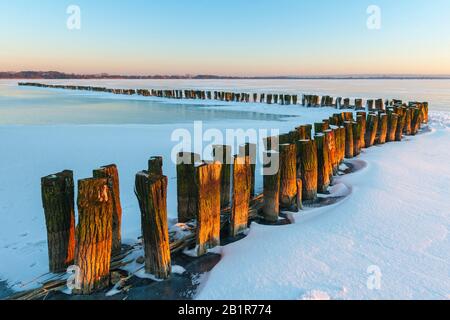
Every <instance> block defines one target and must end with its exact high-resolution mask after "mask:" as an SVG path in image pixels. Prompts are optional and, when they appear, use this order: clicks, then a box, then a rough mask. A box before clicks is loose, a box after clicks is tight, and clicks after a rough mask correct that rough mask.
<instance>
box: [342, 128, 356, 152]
mask: <svg viewBox="0 0 450 320" xmlns="http://www.w3.org/2000/svg"><path fill="white" fill-rule="evenodd" d="M344 126H345V157H346V158H347V159H351V158H353V157H354V156H355V155H354V147H353V145H354V140H353V122H352V121H345V122H344Z"/></svg>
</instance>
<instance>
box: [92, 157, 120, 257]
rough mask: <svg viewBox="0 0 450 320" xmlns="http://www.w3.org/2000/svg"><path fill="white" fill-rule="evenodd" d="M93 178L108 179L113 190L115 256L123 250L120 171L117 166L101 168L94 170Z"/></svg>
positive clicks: (113, 253)
mask: <svg viewBox="0 0 450 320" xmlns="http://www.w3.org/2000/svg"><path fill="white" fill-rule="evenodd" d="M93 177H94V178H97V179H108V180H109V183H110V185H109V187H110V190H111V197H112V202H113V216H112V232H113V235H112V236H113V239H112V248H111V250H112V251H111V254H112V255H113V256H115V255H118V254H120V252H121V250H122V235H121V234H122V232H121V230H122V205H121V203H120V187H119V186H120V183H119V171H118V170H117V166H116V165H115V164H111V165H109V166H105V167H101V168H100V169H97V170H94V172H93Z"/></svg>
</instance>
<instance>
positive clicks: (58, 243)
mask: <svg viewBox="0 0 450 320" xmlns="http://www.w3.org/2000/svg"><path fill="white" fill-rule="evenodd" d="M41 190H42V204H43V207H44V213H45V222H46V226H47V243H48V258H49V269H50V272H53V273H59V272H65V271H66V268H67V267H68V266H70V265H72V264H73V261H74V258H75V209H74V181H73V172H72V171H69V170H67V171H63V172H60V173H57V174H53V175H50V176H47V177H44V178H42V179H41Z"/></svg>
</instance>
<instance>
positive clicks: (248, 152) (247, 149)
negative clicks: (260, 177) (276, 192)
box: [239, 143, 257, 197]
mask: <svg viewBox="0 0 450 320" xmlns="http://www.w3.org/2000/svg"><path fill="white" fill-rule="evenodd" d="M239 155H240V156H241V157H250V166H251V169H252V172H251V173H252V175H251V188H250V194H251V196H252V197H254V196H255V193H256V192H255V177H256V176H255V174H256V157H257V150H256V144H254V143H246V144H245V145H243V146H240V147H239Z"/></svg>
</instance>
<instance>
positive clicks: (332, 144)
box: [325, 127, 339, 177]
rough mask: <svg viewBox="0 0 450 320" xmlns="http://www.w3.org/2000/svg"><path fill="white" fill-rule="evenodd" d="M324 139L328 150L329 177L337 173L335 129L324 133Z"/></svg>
mask: <svg viewBox="0 0 450 320" xmlns="http://www.w3.org/2000/svg"><path fill="white" fill-rule="evenodd" d="M325 138H326V142H327V146H328V150H329V154H330V156H329V160H330V176H331V177H332V176H333V175H335V174H337V173H338V169H339V160H338V155H337V143H336V142H337V127H334V128H332V129H328V130H326V131H325Z"/></svg>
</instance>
